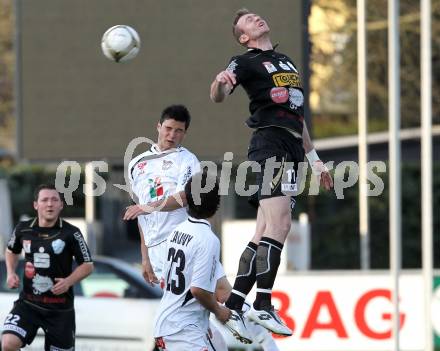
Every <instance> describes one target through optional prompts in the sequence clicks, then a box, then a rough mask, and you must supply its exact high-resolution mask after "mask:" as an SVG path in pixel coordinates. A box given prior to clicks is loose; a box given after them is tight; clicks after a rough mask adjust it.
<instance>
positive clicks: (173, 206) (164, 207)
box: [123, 191, 187, 221]
mask: <svg viewBox="0 0 440 351" xmlns="http://www.w3.org/2000/svg"><path fill="white" fill-rule="evenodd" d="M186 204H187V202H186V196H185V191H180V192H178V193H176V194H174V195H171V196H168V197H166V198H164V199H161V200H158V201H154V202H150V203H148V204H143V205H132V206H128V207H127V209H126V210H125V213H124V217H123V219H124V220H125V221H128V220H130V219H135V218H137V217H138V216H140V215H146V214H150V213H152V212H157V211H160V212H170V211H174V210H177V209H178V208H182V207H185V206H186Z"/></svg>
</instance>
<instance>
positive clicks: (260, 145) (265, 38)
mask: <svg viewBox="0 0 440 351" xmlns="http://www.w3.org/2000/svg"><path fill="white" fill-rule="evenodd" d="M232 29H233V35H234V37H235V39H236V40H237V41H238V42H239V44H241V45H242V46H244V47H246V48H247V51H246V52H245V53H244V54H242V55H238V56H234V57H232V58H231V60H230V62H229V66H228V67H227V69H226V70H224V71H221V72H220V73H219V74H217V76H216V78H215V79H214V81H213V82H212V84H211V94H210V95H211V99H212V100H213V101H214V102H222V101H224V100H225V98H226V97H227V96H228V95H229V94H231V93H232V92H233V91H234V89H235V88H236V87H237V86H238V85H240V84H241V85H242V86H243V88H244V89H245V91H246V93H247V94H248V96H249V99H250V104H249V110H250V113H251V116H250V117H249V119H248V120H247V121H246V123H247V125H248V126H249V127H250V128H253V129H255V131H254V133H253V135H252V138H251V141H250V146H249V149H248V158H249V160H250V161H255V162H258V164H259V165H260V167H261V172H260V173H257V181H258V185H259V190H258V192H257V194H256V196H255V197H254V198H253V199H251V200H253V202H254V204H255V205H259V207H258V213H257V226H256V231H255V235H254V237H253V238H252V240H251V241H250V242H249V244H248V245H247V247H246V248H245V250H244V251H243V253H242V256H241V258H240V263H239V267H238V273H237V278H236V280H235V283H234V287H233V290H232V294H231V296H230V298H229V299H228V301H227V302H226V306H227V307H228V308H230V309H233V310H236V311H241V310H242V306H243V303H244V300H245V297H246V295H247V294H248V293H249V292H250V290H251V289H252V287H253V285H254V284H255V282H256V283H257V295H256V299H255V302H254V304H253V306H252V308H251V309H250V310H249V311H248V312H247V314H246V315H247V317H248V318H249V319H251V320H253V321H255V322H256V323H259V324H261V325H262V326H264V327H266V328H267V329H269V330H270V331H272V332H274V333H276V334H280V335H292V331H291V330H290V329H289V328H288V327H287V326H286V325H285V324H284V323H283V322H282V320H281V319H280V317H279V316H278V314H277V312H276V311H275V310H274V308H273V306H272V302H271V296H272V287H273V285H274V281H275V277H276V274H277V270H278V266H279V264H280V254H281V251H282V249H283V245H284V242H285V240H286V237H287V234H288V232H289V230H290V226H291V211H292V209H293V207H294V204H295V200H294V198H293V194H294V193H295V191H296V190H297V184H296V181H297V171H298V163H299V162H302V161H303V160H304V155H305V156H306V157H307V159H308V160H309V163H310V165H311V166H312V170H313V172H314V174H317V175H319V176H320V183H321V185H322V186H323V187H324V188H325V189H326V190H329V189H330V188H331V187H332V186H333V180H332V178H331V176H330V174H329V172H328V170H327V168H325V166H324V165H323V163H322V162H321V160H320V159H319V157H318V155H317V153H316V151H315V149H314V147H313V144H312V141H311V139H310V136H309V133H308V131H307V127H306V125H305V124H304V93H303V89H302V85H301V78H300V75H299V72H298V69H297V68H296V66H295V64H294V63H293V61H292V60H291V59H290V58H289V57H288V56H286V55H284V54H282V53H279V52H277V51H275V48H274V47H273V45H272V42H271V40H270V37H269V26H268V25H267V23H266V22H265V21H264V20H263V19H262V18H261V17H260V16H258V15H256V14H254V13H251V12H250V11H248V10H247V9H241V10H239V11H238V12H237V14H236V17H235V20H234V23H233V28H232ZM269 168H270V169H272V170H274V171H275V172H274V174H273V173H272V174H270V179H267V178H265V177H263V175H264V173H265V170H266V169H269ZM263 178H264V182H263Z"/></svg>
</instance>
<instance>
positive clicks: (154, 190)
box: [148, 177, 163, 199]
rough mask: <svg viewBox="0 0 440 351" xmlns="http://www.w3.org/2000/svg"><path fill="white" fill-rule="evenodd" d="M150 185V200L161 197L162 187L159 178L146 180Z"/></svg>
mask: <svg viewBox="0 0 440 351" xmlns="http://www.w3.org/2000/svg"><path fill="white" fill-rule="evenodd" d="M148 183H150V198H151V199H154V198H156V197H159V196H162V195H163V185H162V183H161V181H160V177H157V178H155V179H154V180H153V179H148Z"/></svg>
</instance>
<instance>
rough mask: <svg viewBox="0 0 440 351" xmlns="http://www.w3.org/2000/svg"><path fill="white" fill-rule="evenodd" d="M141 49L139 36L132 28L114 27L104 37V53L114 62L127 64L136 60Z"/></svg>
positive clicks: (102, 46) (124, 26)
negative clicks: (126, 62)
mask: <svg viewBox="0 0 440 351" xmlns="http://www.w3.org/2000/svg"><path fill="white" fill-rule="evenodd" d="M140 47H141V40H140V38H139V34H138V33H137V32H136V31H135V30H134V29H133V28H132V27H130V26H126V25H123V24H122V25H121V24H120V25H117V26H113V27H111V28H109V29H107V30H106V32H105V33H104V35H103V36H102V41H101V48H102V52H103V53H104V55H105V57H107V58H108V59H109V60H112V61H114V62H125V61H129V60H131V59H133V58H135V57H136V55H137V54H138V52H139V49H140Z"/></svg>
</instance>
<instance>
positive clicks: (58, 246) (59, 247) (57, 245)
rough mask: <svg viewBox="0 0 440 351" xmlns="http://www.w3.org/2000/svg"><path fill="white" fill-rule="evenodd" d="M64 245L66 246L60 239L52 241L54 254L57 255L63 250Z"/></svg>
mask: <svg viewBox="0 0 440 351" xmlns="http://www.w3.org/2000/svg"><path fill="white" fill-rule="evenodd" d="M64 246H66V243H65V242H64V241H62V240H61V239H57V240H55V241H53V242H52V249H53V252H55V254H57V255H59V254H60V253H61V252H63V249H64Z"/></svg>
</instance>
